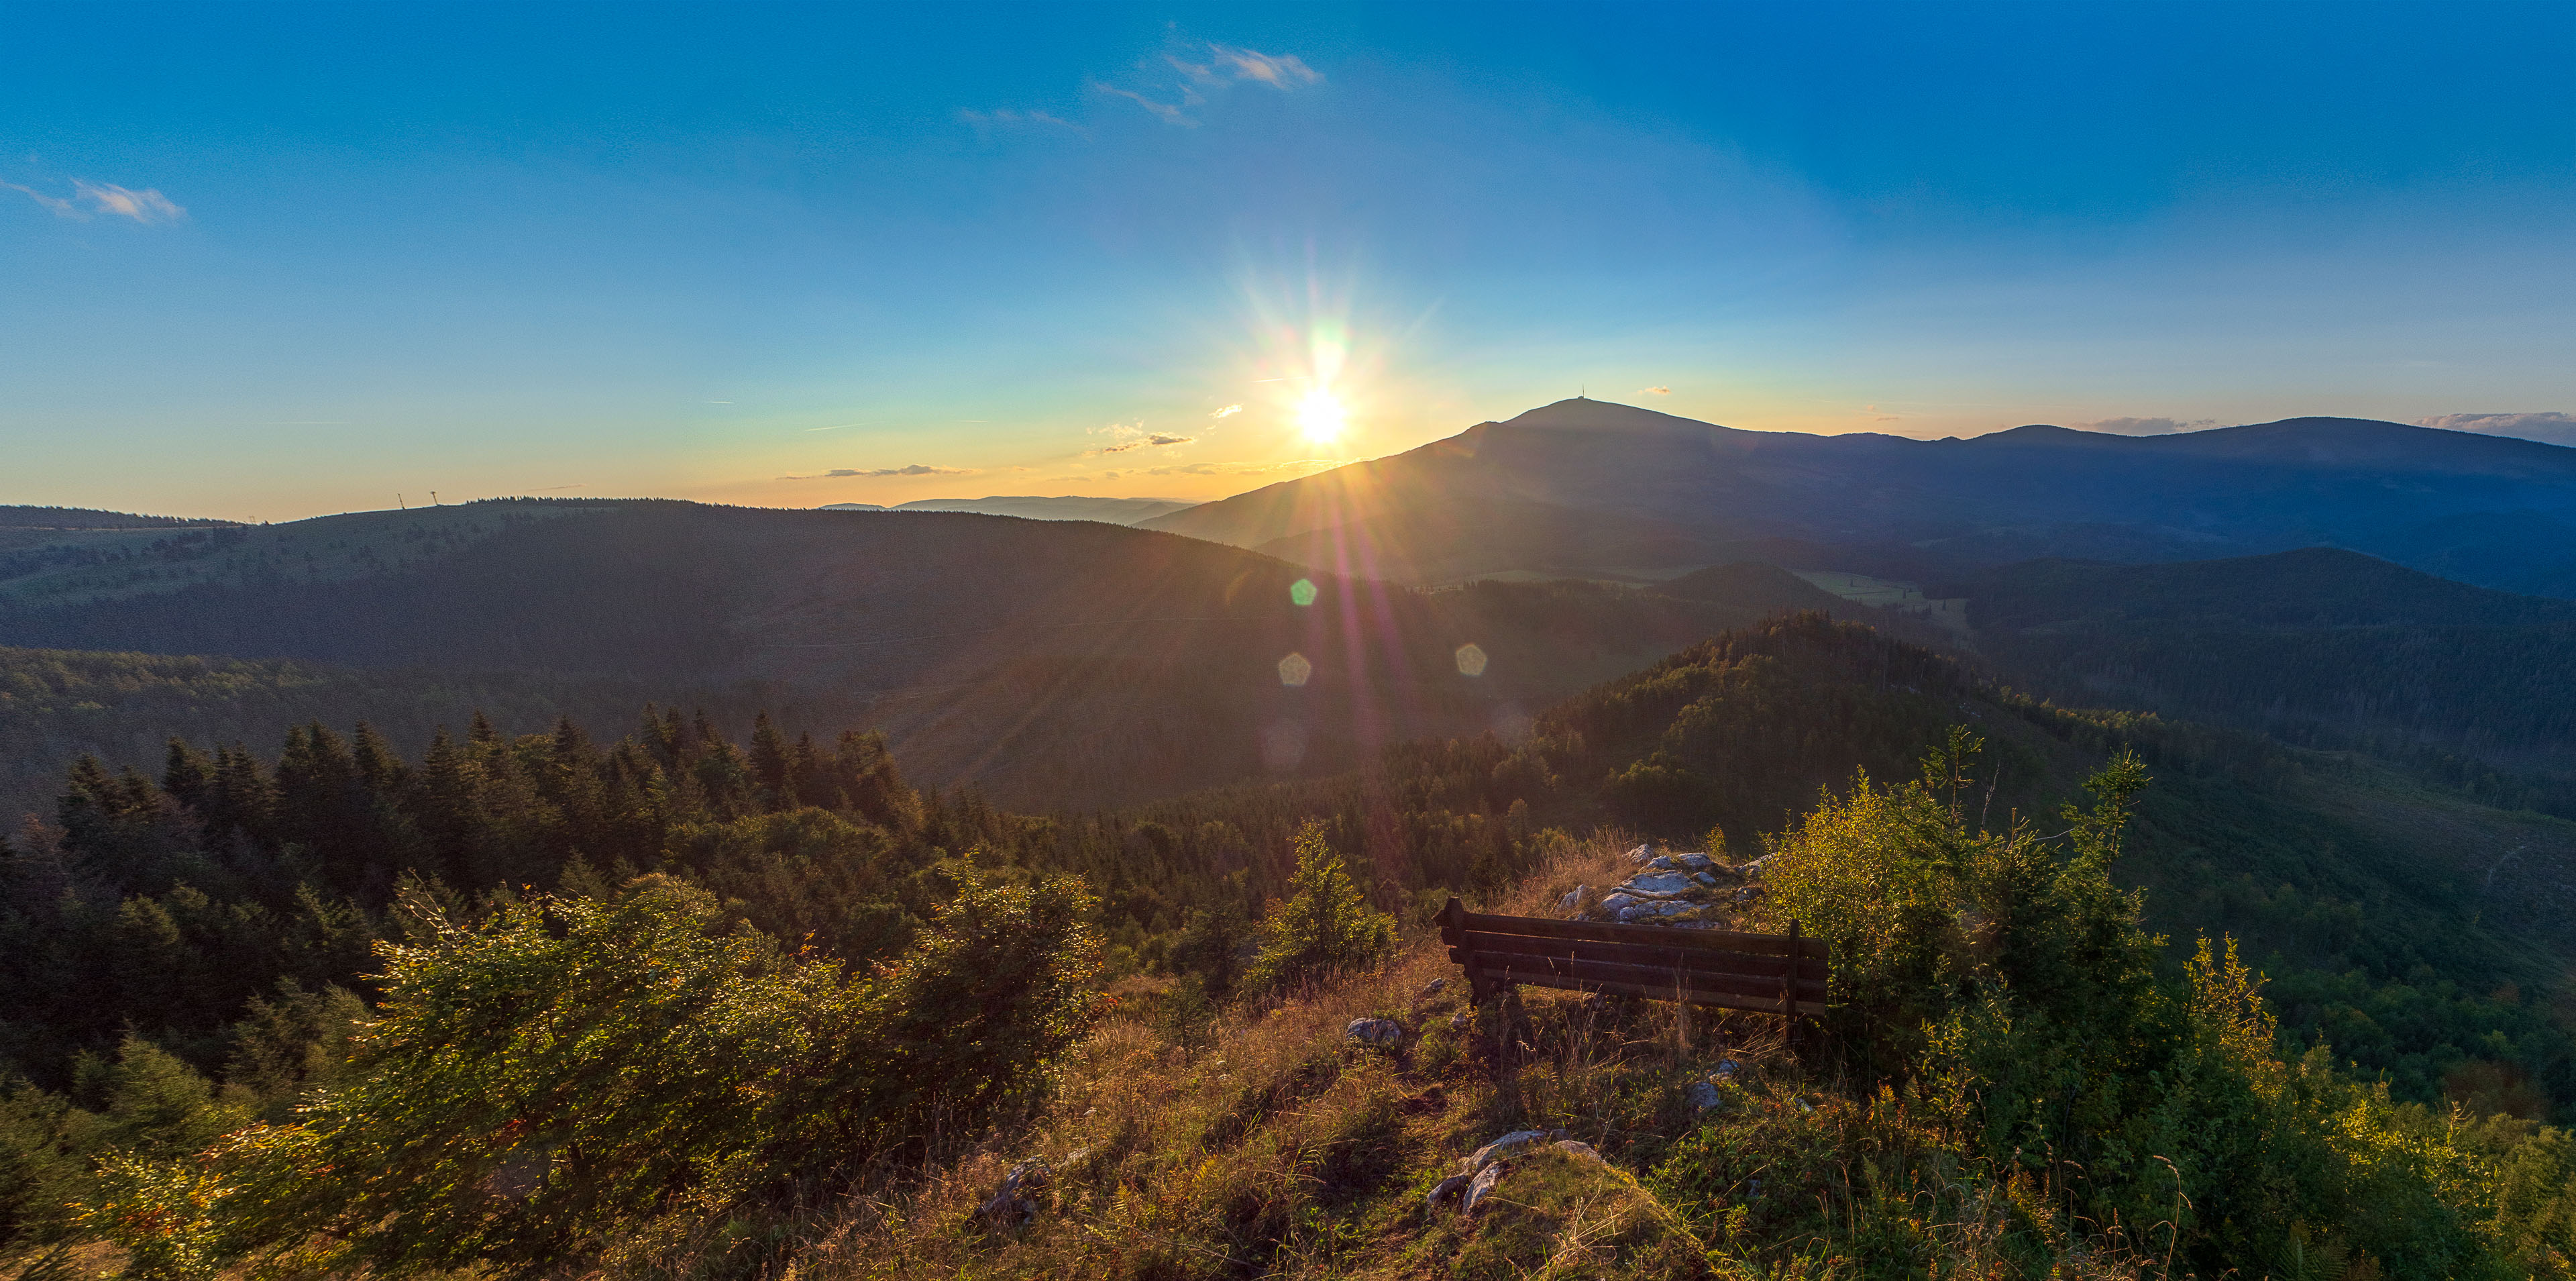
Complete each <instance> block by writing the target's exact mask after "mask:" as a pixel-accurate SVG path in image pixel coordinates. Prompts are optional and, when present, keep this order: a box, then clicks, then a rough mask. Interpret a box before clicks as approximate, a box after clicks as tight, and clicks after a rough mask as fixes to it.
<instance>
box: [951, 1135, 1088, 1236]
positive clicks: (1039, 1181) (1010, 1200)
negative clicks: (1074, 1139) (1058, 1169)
mask: <svg viewBox="0 0 2576 1281" xmlns="http://www.w3.org/2000/svg"><path fill="white" fill-rule="evenodd" d="M1086 1155H1087V1154H1086ZM1054 1177H1055V1171H1053V1170H1050V1169H1048V1168H1047V1163H1046V1162H1044V1161H1022V1162H1020V1163H1019V1164H1018V1165H1015V1166H1012V1167H1011V1172H1010V1174H1009V1175H1008V1176H1006V1177H1005V1178H1003V1180H1002V1185H1001V1187H999V1188H997V1189H995V1190H994V1192H993V1195H992V1197H991V1198H990V1199H988V1200H986V1201H985V1202H984V1204H982V1205H980V1206H977V1207H976V1208H975V1215H976V1217H977V1218H980V1219H982V1220H983V1221H984V1226H985V1227H988V1228H991V1229H992V1230H993V1231H996V1232H1017V1231H1019V1230H1020V1229H1022V1228H1025V1227H1027V1226H1028V1225H1029V1221H1030V1220H1032V1219H1035V1218H1036V1217H1038V1203H1037V1201H1036V1200H1034V1199H1033V1198H1031V1197H1028V1196H1025V1195H1023V1194H1024V1193H1029V1192H1035V1191H1038V1190H1040V1189H1042V1188H1044V1187H1045V1186H1046V1185H1047V1183H1048V1181H1049V1180H1051V1179H1053V1178H1054Z"/></svg>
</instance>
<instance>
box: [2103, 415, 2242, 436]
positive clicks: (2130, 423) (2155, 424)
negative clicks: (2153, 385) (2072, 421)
mask: <svg viewBox="0 0 2576 1281" xmlns="http://www.w3.org/2000/svg"><path fill="white" fill-rule="evenodd" d="M2217 425H2218V420H2217V419H2215V418H2193V419H2189V420H2185V419H2181V418H2103V419H2097V420H2095V421H2093V422H2089V423H2077V424H2076V426H2078V427H2081V428H2083V429H2084V430H2086V431H2103V432H2109V433H2111V434H2112V435H2114V436H2170V435H2172V434H2174V433H2175V432H2178V431H2199V430H2200V429H2202V428H2204V427H2215V426H2217Z"/></svg>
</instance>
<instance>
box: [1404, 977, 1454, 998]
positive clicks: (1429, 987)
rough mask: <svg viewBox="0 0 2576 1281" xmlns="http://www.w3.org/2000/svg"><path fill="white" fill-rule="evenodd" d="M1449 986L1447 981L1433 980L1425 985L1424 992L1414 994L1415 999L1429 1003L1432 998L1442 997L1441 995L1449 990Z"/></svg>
mask: <svg viewBox="0 0 2576 1281" xmlns="http://www.w3.org/2000/svg"><path fill="white" fill-rule="evenodd" d="M1448 986H1449V980H1447V979H1433V980H1431V981H1430V982H1428V983H1425V984H1423V985H1422V990H1421V991H1419V992H1416V993H1414V994H1413V999H1414V1000H1417V1001H1428V1000H1430V999H1431V998H1433V997H1435V996H1438V995H1440V993H1441V992H1442V991H1444V990H1445V989H1447V988H1448Z"/></svg>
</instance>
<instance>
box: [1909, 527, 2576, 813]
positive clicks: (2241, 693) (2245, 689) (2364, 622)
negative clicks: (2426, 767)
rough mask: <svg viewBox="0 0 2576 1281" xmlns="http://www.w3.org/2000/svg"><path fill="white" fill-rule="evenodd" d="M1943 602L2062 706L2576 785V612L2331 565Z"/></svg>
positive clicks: (2296, 559) (2237, 561)
mask: <svg viewBox="0 0 2576 1281" xmlns="http://www.w3.org/2000/svg"><path fill="white" fill-rule="evenodd" d="M1932 590H1933V591H1934V592H1936V593H1938V594H1940V595H1945V596H1964V597H1966V598H1967V601H1968V606H1967V608H1968V619H1969V622H1970V624H1971V625H1972V626H1973V627H1974V628H1975V633H1976V638H1977V639H1976V643H1977V647H1978V649H1979V650H1980V652H1981V653H1983V654H1984V655H1985V656H1986V658H1987V659H1988V660H1989V661H1991V662H1992V663H1994V664H1995V665H1997V666H1998V667H2000V668H2001V669H2003V670H2004V671H2005V672H2007V673H2008V674H2010V676H2011V677H2012V679H2013V680H2014V681H2015V682H2016V683H2019V684H2023V685H2024V686H2025V687H2028V688H2033V689H2036V690H2039V691H2041V692H2045V693H2047V694H2050V695H2052V696H2054V697H2056V698H2058V699H2059V700H2060V701H2064V702H2077V703H2083V704H2099V703H2102V702H2105V701H2108V702H2112V703H2117V704H2125V705H2128V706H2132V707H2143V708H2151V709H2154V710H2157V711H2161V712H2165V713H2167V714H2171V715H2177V716H2188V717H2191V718H2193V719H2197V720H2206V721H2213V722H2217V723H2220V724H2227V725H2235V726H2241V727H2245V728H2251V729H2261V730H2267V731H2270V732H2273V733H2276V734H2279V735H2281V736H2283V737H2286V738H2289V739H2291V740H2292V741H2300V742H2310V743H2325V744H2350V743H2362V744H2367V745H2372V746H2377V747H2380V748H2384V749H2390V750H2393V751H2396V752H2398V753H2399V754H2401V755H2402V754H2405V753H2407V752H2412V751H2422V750H2426V749H2430V750H2433V751H2437V752H2443V753H2451V754H2456V755H2458V756H2461V757H2465V758H2471V759H2477V760H2484V761H2489V762H2494V763H2498V764H2503V765H2508V766H2517V767H2528V768H2540V769H2547V770H2554V771H2567V770H2576V601H2567V600H2557V599H2548V598H2541V597H2532V596H2516V595H2511V594H2508V593H2505V592H2497V591H2491V590H2488V589H2485V588H2479V587H2471V586H2468V585H2465V584H2462V583H2455V582H2450V581H2447V580H2444V579H2440V578H2435V577H2432V576H2431V575H2428V574H2423V573H2420V572H2417V571H2415V570H2411V569H2407V568H2405V567H2403V566H2400V565H2393V564H2390V563H2388V562H2386V561H2383V560H2377V559H2374V558H2372V557H2369V556H2364V555H2361V554H2359V553H2356V552H2349V551H2339V550H2334V549H2331V548H2310V549H2306V550H2302V551H2294V552H2282V553H2278V554H2275V555H2268V556H2251V557H2241V558H2232V559H2224V560H2207V561H2192V562H2187V563H2180V564H2164V565H2105V564H2088V563H2083V562H2075V561H2057V560H2042V561H2032V562H2028V563H2025V564H2019V565H2011V566H2006V567H2003V568H2000V569H1995V570H1990V571H1986V572H1984V573H1981V574H1977V575H1973V576H1970V577H1967V578H1964V579H1961V580H1958V581H1955V582H1950V583H1945V584H1939V585H1936V586H1935V587H1934V588H1933V589H1932Z"/></svg>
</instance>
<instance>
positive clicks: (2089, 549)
mask: <svg viewBox="0 0 2576 1281" xmlns="http://www.w3.org/2000/svg"><path fill="white" fill-rule="evenodd" d="M1145 525H1146V527H1147V528H1152V529H1165V530H1171V531H1173V532H1176V533H1184V534H1190V535H1193V536H1195V537H1200V538H1208V539H1214V540H1217V541H1222V542H1229V543H1234V544H1236V545H1238V546H1245V547H1258V548H1262V549H1264V550H1268V551H1272V552H1274V553H1277V554H1279V555H1283V556H1293V557H1294V558H1296V559H1298V560H1299V561H1301V562H1303V563H1307V564H1341V563H1345V562H1349V563H1363V562H1364V563H1367V564H1370V565H1372V566H1374V567H1375V570H1376V572H1379V573H1384V574H1387V575H1389V576H1392V577H1396V578H1401V579H1405V580H1408V581H1417V582H1438V581H1445V580H1450V579H1456V578H1464V577H1470V576H1473V575H1476V574H1481V573H1492V572H1496V571H1501V570H1508V569H1536V570H1566V569H1572V568H1578V567H1594V568H1606V567H1631V568H1642V567H1654V566H1664V567H1671V566H1681V565H1697V564H1709V563H1716V562H1718V561H1720V560H1727V559H1741V558H1742V557H1741V555H1740V554H1736V555H1730V554H1728V551H1729V550H1731V549H1732V548H1733V547H1737V546H1741V545H1743V544H1746V543H1749V542H1753V541H1757V540H1786V541H1787V542H1788V543H1789V544H1790V545H1792V546H1795V547H1798V548H1800V549H1802V550H1801V552H1800V554H1801V555H1802V556H1806V557H1809V558H1811V559H1810V560H1809V563H1804V564H1793V565H1792V567H1793V568H1800V569H1845V570H1852V571H1855V572H1863V573H1874V574H1878V575H1881V576H1889V575H1888V569H1887V568H1886V566H1887V565H1888V563H1889V561H1890V560H1891V559H1897V560H1907V559H1910V560H1912V561H1914V562H1915V564H1914V566H1913V572H1914V574H1915V575H1916V576H1929V575H1934V574H1939V573H1941V572H1943V571H1945V570H1946V571H1950V572H1960V571H1965V570H1970V569H1974V568H1978V567H1981V566H1987V565H1994V564H2001V563H2006V562H2010V561H2017V560H2023V559H2028V558H2031V557H2034V556H2046V555H2081V556H2085V557H2089V558H2095V559H2109V560H2121V561H2132V562H2140V561H2170V560H2189V559H2206V558H2211V557H2219V556H2228V555H2242V554H2251V553H2260V552H2268V551H2279V550H2287V549H2290V548H2295V547H2303V546H2313V545H2316V544H2318V543H2327V542H2331V543H2338V544H2342V545H2345V546H2350V547H2355V548H2359V549H2362V550H2365V551H2370V552H2373V553H2375V554H2379V555H2384V556H2386V557H2388V558H2390V559H2393V560H2397V561H2399V562H2401V563H2421V564H2423V565H2424V566H2425V567H2427V568H2435V569H2439V570H2440V571H2441V572H2443V573H2446V574H2450V575H2453V576H2456V577H2460V578H2464V579H2468V580H2470V581H2474V582H2478V583H2482V584H2486V585H2489V586H2498V587H2505V588H2509V589H2512V590H2518V591H2526V592H2539V593H2545V594H2569V595H2576V449H2569V448H2564V447H2561V446H2556V445H2545V444H2540V443H2537V442H2533V441H2527V440H2517V439H2512V438H2507V437H2498V436H2484V435H2477V434H2473V433H2468V432H2453V431H2439V430H2435V429H2431V428H2424V427H2409V426H2404V425H2401V424H2397V423H2383V422H2372V421H2368V420H2363V419H2350V418H2294V419H2289V420H2285V421H2282V422H2277V423H2265V424H2260V425H2256V426H2248V427H2231V428H2223V429H2218V430H2213V431H2202V432H2191V433H2185V434H2180V435H2170V436H2115V435H2106V434H2101V433H2094V432H2082V431H2072V430H2069V429H2066V428H2062V427H2044V426H2034V427H2021V428H2015V429H2013V430H2010V431H2003V432H1997V433H1994V434H1992V435H1988V436H1980V437H1976V438H1973V439H1967V440H1960V439H1949V440H1937V441H1932V440H1913V439H1907V438H1903V437H1895V436H1881V435H1873V434H1854V435H1845V436H1811V435H1804V434H1800V433H1794V432H1753V431H1740V430H1736V429H1733V428H1728V427H1719V426H1715V425H1712V424H1709V423H1703V422H1697V421H1694V420H1691V419H1686V418H1679V417H1675V416H1673V415H1670V414H1660V413H1655V412H1653V411H1651V410H1644V409H1637V408H1633V407H1631V406H1626V405H1615V404H1609V403H1606V402H1602V401H1593V400H1569V401H1560V402H1558V403H1556V404H1553V405H1548V406H1545V407H1542V408H1539V409H1534V410H1531V411H1530V412H1528V413H1526V414H1522V415H1521V416H1519V417H1517V418H1514V419H1512V420H1511V421H1509V422H1502V423H1493V422H1489V423H1482V424H1479V425H1477V426H1475V427H1471V428H1469V429H1467V430H1466V431H1464V432H1461V433H1460V434H1458V435H1456V436H1453V437H1450V438H1448V439H1446V440H1441V441H1436V442H1433V443H1432V444H1429V445H1425V446H1423V447H1421V448H1419V449H1415V450H1411V451H1409V452H1406V453H1403V454H1398V455H1395V456H1393V457H1389V458H1382V459H1377V460H1375V461H1371V462H1365V463H1356V464H1352V465H1350V466H1346V467H1340V468H1336V469H1334V470H1332V471H1329V472H1323V473H1320V474H1318V475H1314V476H1309V477H1304V478H1301V479H1298V480H1292V481H1283V482H1281V483H1279V484H1276V485H1270V486H1267V487H1264V488H1262V489H1258V490H1254V491H1252V492H1250V493H1247V494H1240V495H1237V496H1235V497H1233V498H1229V499H1225V500H1223V501H1220V502H1213V503H1205V504H1201V505H1200V506H1197V507H1193V508H1191V509H1189V510H1187V511H1184V512H1178V513H1174V514H1172V515H1169V516H1162V517H1157V518H1155V519H1153V520H1150V521H1147V522H1145ZM1863 562H1867V563H1863ZM1873 566H1875V568H1873Z"/></svg>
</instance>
